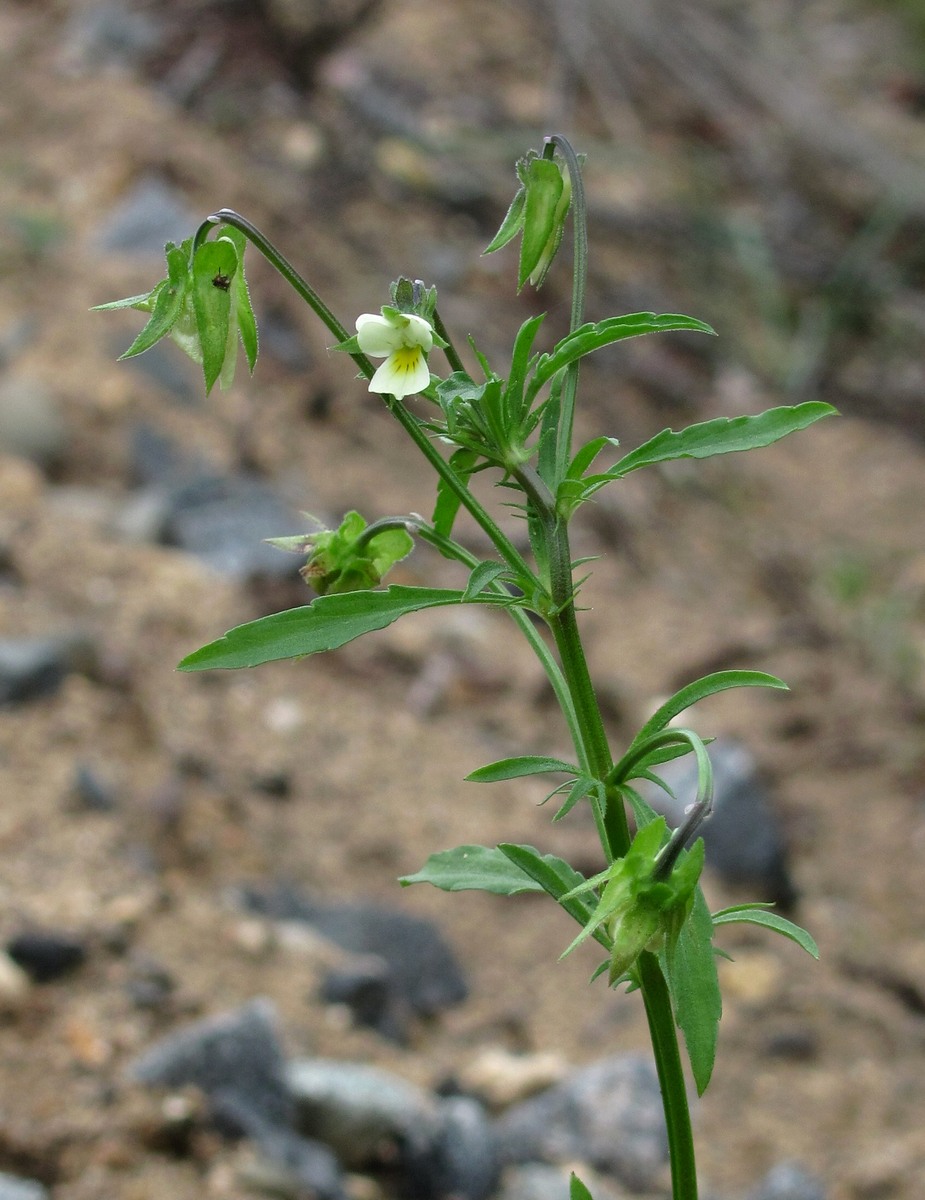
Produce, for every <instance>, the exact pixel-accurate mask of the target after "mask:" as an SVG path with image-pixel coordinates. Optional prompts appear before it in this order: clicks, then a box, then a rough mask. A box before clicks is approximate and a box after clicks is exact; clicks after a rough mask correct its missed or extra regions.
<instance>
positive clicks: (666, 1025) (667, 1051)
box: [636, 950, 697, 1200]
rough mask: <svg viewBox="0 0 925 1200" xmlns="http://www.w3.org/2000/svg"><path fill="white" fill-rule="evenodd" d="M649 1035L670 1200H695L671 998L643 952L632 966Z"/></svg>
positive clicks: (652, 957) (690, 1139) (690, 1133)
mask: <svg viewBox="0 0 925 1200" xmlns="http://www.w3.org/2000/svg"><path fill="white" fill-rule="evenodd" d="M636 967H637V970H638V972H639V981H640V984H641V988H642V995H643V1000H644V1002H645V1006H646V1017H647V1018H648V1021H649V1033H650V1036H651V1038H652V1049H653V1051H654V1054H655V1067H656V1070H657V1071H658V1083H659V1087H660V1088H661V1092H662V1106H663V1108H664V1110H665V1124H666V1127H667V1130H668V1153H669V1157H670V1161H671V1195H672V1198H673V1200H697V1162H696V1159H695V1157H694V1134H693V1130H692V1129H691V1115H690V1107H689V1105H688V1103H687V1086H686V1083H685V1080H684V1070H683V1068H682V1066H681V1051H680V1048H679V1046H678V1033H677V1030H676V1028H675V1023H674V1018H673V1016H672V1011H671V996H670V994H669V992H668V984H667V983H666V982H665V976H664V975H663V974H662V968H661V967H660V966H659V962H658V959H657V958H656V957H655V955H654V954H650V953H649V952H648V951H647V950H644V951H643V952H642V954H640V956H639V958H638V959H637V963H636Z"/></svg>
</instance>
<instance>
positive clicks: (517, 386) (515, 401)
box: [486, 251, 546, 423]
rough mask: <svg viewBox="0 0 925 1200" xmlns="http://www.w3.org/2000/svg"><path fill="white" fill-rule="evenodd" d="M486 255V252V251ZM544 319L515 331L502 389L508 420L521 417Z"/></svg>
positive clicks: (525, 322) (514, 420)
mask: <svg viewBox="0 0 925 1200" xmlns="http://www.w3.org/2000/svg"><path fill="white" fill-rule="evenodd" d="M486 253H487V251H486ZM545 319H546V314H545V313H539V315H538V316H535V317H531V318H530V319H529V320H527V321H524V323H523V325H521V327H520V329H519V330H518V331H517V337H516V338H515V340H514V351H513V353H512V355H511V371H510V374H509V375H508V379H507V385H506V386H505V389H504V408H505V412H506V413H507V414H508V418H509V419H510V420H511V421H512V422H514V423H519V422H520V420H521V417H522V415H523V414H522V409H523V394H524V383H525V382H526V378H527V370H528V368H529V365H530V351H531V350H532V349H533V342H534V340H535V339H536V335H537V331H538V330H539V327H540V326H541V325H542V323H543V321H544V320H545Z"/></svg>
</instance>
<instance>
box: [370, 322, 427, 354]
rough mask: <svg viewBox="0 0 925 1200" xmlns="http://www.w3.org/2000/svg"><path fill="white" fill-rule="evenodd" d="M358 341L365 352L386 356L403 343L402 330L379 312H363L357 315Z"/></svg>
mask: <svg viewBox="0 0 925 1200" xmlns="http://www.w3.org/2000/svg"><path fill="white" fill-rule="evenodd" d="M425 324H426V322H425ZM357 343H358V344H359V347H360V349H361V350H362V351H363V353H364V354H370V355H372V357H373V358H385V356H386V355H387V354H391V353H392V351H393V350H397V349H398V348H399V346H401V345H402V331H401V330H400V329H397V328H396V327H395V326H394V325H393V324H392V322H391V321H389V320H387V318H385V317H382V316H379V314H378V313H361V314H360V316H358V317H357Z"/></svg>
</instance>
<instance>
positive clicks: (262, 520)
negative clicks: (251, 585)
mask: <svg viewBox="0 0 925 1200" xmlns="http://www.w3.org/2000/svg"><path fill="white" fill-rule="evenodd" d="M301 525H304V520H302V521H301ZM299 529H300V520H299V518H298V517H296V516H295V515H294V513H293V511H292V509H291V508H290V507H289V505H288V504H286V503H284V502H283V500H281V499H280V497H279V495H278V494H277V493H276V492H275V491H274V490H273V489H272V488H271V487H269V486H268V485H267V484H265V483H263V482H262V481H261V480H259V479H253V478H251V477H249V476H246V475H233V476H227V477H225V478H202V479H199V480H194V481H192V482H191V483H189V484H188V485H186V486H183V487H180V488H178V489H177V490H176V491H175V492H174V493H173V494H172V496H171V505H170V511H169V513H168V514H167V518H166V521H165V525H164V530H163V534H162V538H161V540H162V541H163V542H164V543H165V544H166V545H168V546H178V547H180V549H182V550H186V551H188V552H189V553H190V554H195V555H196V557H197V558H200V559H202V560H203V562H206V563H208V565H209V566H210V567H212V568H213V569H214V570H216V571H218V572H220V573H221V574H222V575H228V576H231V577H232V578H235V579H251V578H254V577H258V576H259V577H262V578H270V579H274V578H275V579H281V578H284V577H286V576H288V575H295V574H296V573H297V571H298V568H299V566H300V565H301V560H300V559H299V558H298V556H296V555H292V554H285V553H283V552H282V551H280V550H278V549H277V548H276V547H275V546H269V545H267V543H266V541H265V539H266V538H269V537H279V536H281V535H283V534H287V533H290V532H298V531H299ZM307 600H308V597H306V602H307Z"/></svg>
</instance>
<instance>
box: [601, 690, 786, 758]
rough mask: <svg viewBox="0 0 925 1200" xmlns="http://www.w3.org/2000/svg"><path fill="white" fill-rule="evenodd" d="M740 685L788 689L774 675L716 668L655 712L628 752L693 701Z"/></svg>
mask: <svg viewBox="0 0 925 1200" xmlns="http://www.w3.org/2000/svg"><path fill="white" fill-rule="evenodd" d="M737 687H767V688H779V689H781V690H782V691H785V692H786V691H788V690H789V689H788V687H787V685H786V683H784V682H783V680H781V679H778V678H777V677H776V676H775V675H767V674H765V672H764V671H716V672H714V673H713V674H712V675H704V676H703V678H702V679H697V680H695V681H694V682H693V683H689V684H687V685H686V686H685V687H683V688H681V689H680V691H677V692H675V694H674V695H673V696H672V697H671V698H670V699H668V700H666V701H665V703H664V704H663V705H662V706H661V707H660V708H659V709H657V711H656V712H655V713H653V715H652V716H651V717H650V718H649V720H648V721H646V723H645V725H643V727H642V729H640V731H639V732H638V733H637V734H636V736H635V737H634V738H633V741H632V743H631V745H630V747H629V750H628V751H627V754H630V753H631V752H632V751H634V750H635V749H636V748H637V747H638V746H640V745H641V744H642V743H643V742H644V741H646V739H647V738H650V737H651V736H652V734H653V733H658V732H659V730H661V729H664V728H665V726H666V725H668V724H670V723H671V722H672V721H673V720H674V718H675V717H677V716H678V715H679V714H680V713H682V712H684V710H685V709H687V708H690V707H691V705H692V704H696V703H697V701H698V700H703V699H705V698H706V697H707V696H713V695H715V694H716V693H717V692H725V691H727V690H728V689H729V688H737ZM685 753H686V751H685ZM624 757H626V756H624ZM650 761H652V760H650Z"/></svg>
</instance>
